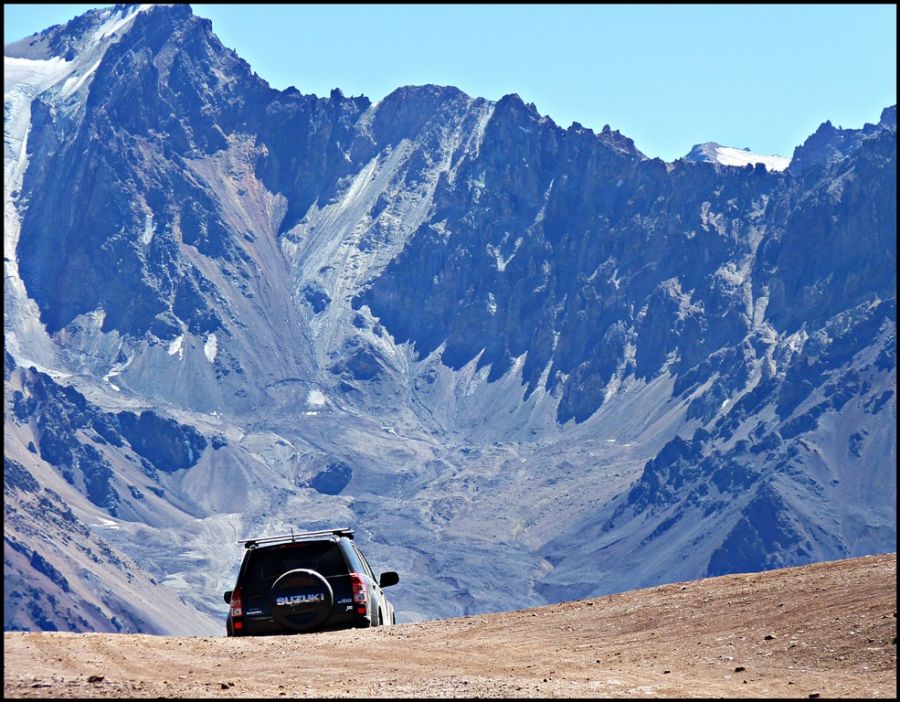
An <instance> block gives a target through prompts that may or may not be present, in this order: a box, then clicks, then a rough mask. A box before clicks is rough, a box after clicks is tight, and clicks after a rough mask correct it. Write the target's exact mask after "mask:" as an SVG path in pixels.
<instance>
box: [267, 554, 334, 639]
mask: <svg viewBox="0 0 900 702" xmlns="http://www.w3.org/2000/svg"><path fill="white" fill-rule="evenodd" d="M269 603H270V604H271V607H272V617H273V618H274V619H275V621H276V622H278V623H279V624H281V626H283V627H285V628H286V629H291V630H292V631H309V630H310V629H315V628H316V627H317V626H320V625H321V624H323V623H324V622H325V620H326V619H328V615H330V614H331V605H332V604H333V603H334V593H333V592H332V591H331V585H329V584H328V581H327V580H325V578H324V577H322V576H321V575H320V574H319V573H317V572H316V571H314V570H307V569H305V568H297V569H296V570H289V571H288V572H287V573H284V574H283V575H282V576H281V577H279V578H278V579H277V580H276V581H275V582H274V583H273V584H272V590H271V592H270V593H269Z"/></svg>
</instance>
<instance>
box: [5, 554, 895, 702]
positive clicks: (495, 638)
mask: <svg viewBox="0 0 900 702" xmlns="http://www.w3.org/2000/svg"><path fill="white" fill-rule="evenodd" d="M896 595H897V558H896V554H888V555H882V556H872V557H867V558H857V559H851V560H845V561H835V562H831V563H820V564H816V565H811V566H805V567H802V568H791V569H786V570H780V571H770V572H767V573H756V574H746V575H729V576H724V577H720V578H712V579H707V580H698V581H693V582H689V583H682V584H674V585H666V586H662V587H657V588H652V589H647V590H636V591H631V592H626V593H623V594H619V595H611V596H608V597H602V598H598V599H594V600H586V601H579V602H568V603H564V604H559V605H553V606H550V607H541V608H537V609H531V610H523V611H518V612H511V613H503V614H492V615H482V616H475V617H465V618H461V619H449V620H442V621H430V622H420V623H417V624H405V625H398V626H394V627H387V628H383V629H375V630H354V631H346V632H330V633H322V634H312V635H302V636H284V637H271V638H267V639H255V640H247V639H227V638H218V637H156V636H131V635H108V634H67V633H41V634H38V633H27V634H26V633H6V634H4V643H5V650H4V683H3V692H4V696H7V697H8V696H20V697H21V696H40V697H76V696H77V697H82V696H98V697H99V696H116V697H119V696H124V697H147V696H178V697H190V696H195V697H218V696H223V697H239V696H253V697H257V696H259V697H278V696H286V697H302V696H351V697H367V696H369V697H372V696H376V697H392V696H398V697H403V696H429V697H450V696H457V697H460V696H462V697H476V696H478V697H480V696H488V697H491V696H493V697H497V696H507V697H514V696H523V697H525V696H531V697H534V696H557V697H586V696H596V697H611V696H615V697H622V696H644V697H647V696H649V697H659V696H678V697H701V696H715V697H802V698H807V697H813V696H815V695H820V696H821V697H838V696H840V697H857V696H858V697H889V698H890V697H895V696H896V692H897V683H896V674H897V657H896V651H897V646H896V640H897V639H896V636H897V618H896V617H897V609H896ZM92 676H102V679H101V680H97V679H96V678H92ZM91 680H93V682H91Z"/></svg>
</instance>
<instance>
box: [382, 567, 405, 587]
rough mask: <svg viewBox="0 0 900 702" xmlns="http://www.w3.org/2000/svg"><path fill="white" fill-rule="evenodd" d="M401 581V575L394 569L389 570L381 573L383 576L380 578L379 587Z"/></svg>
mask: <svg viewBox="0 0 900 702" xmlns="http://www.w3.org/2000/svg"><path fill="white" fill-rule="evenodd" d="M399 582H400V576H399V575H397V573H396V572H394V571H393V570H387V571H385V572H384V573H382V574H381V577H380V578H378V586H379V587H390V586H391V585H396V584H397V583H399Z"/></svg>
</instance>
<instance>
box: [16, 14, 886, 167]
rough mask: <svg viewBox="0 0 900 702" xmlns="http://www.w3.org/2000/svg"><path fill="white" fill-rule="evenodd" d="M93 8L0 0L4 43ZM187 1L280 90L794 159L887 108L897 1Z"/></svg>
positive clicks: (653, 146) (649, 147)
mask: <svg viewBox="0 0 900 702" xmlns="http://www.w3.org/2000/svg"><path fill="white" fill-rule="evenodd" d="M92 7H103V5H85V4H70V5H66V4H62V5H25V4H23V5H15V4H12V5H10V4H4V6H3V14H4V40H3V41H4V44H7V43H9V42H11V41H15V40H17V39H21V38H23V37H25V36H28V35H29V34H32V33H33V32H37V31H40V30H42V29H45V28H46V27H48V26H51V25H53V24H58V23H61V22H65V21H67V20H69V19H71V18H73V17H75V16H76V15H79V14H82V13H83V12H86V11H87V10H89V9H91V8H92ZM192 7H193V10H194V13H195V14H197V15H199V16H201V17H206V18H209V19H210V20H212V23H213V30H214V31H215V32H216V34H217V35H218V36H219V38H220V39H221V40H222V42H223V43H224V44H225V45H226V46H228V47H230V48H233V49H235V50H236V51H237V53H238V54H239V55H240V56H241V57H242V58H244V59H245V60H247V61H248V62H249V63H250V65H251V66H252V67H253V69H254V70H255V71H256V72H257V73H258V74H259V75H260V76H261V77H263V78H265V79H266V80H267V81H269V83H270V84H271V85H272V86H273V87H275V88H279V89H283V88H286V87H288V86H289V85H293V86H295V87H296V88H297V89H298V90H300V91H301V92H303V93H315V94H317V95H327V94H328V93H329V91H330V90H331V89H332V88H335V87H337V88H340V89H341V90H342V91H343V92H344V93H345V94H346V95H359V94H364V95H366V96H368V97H369V98H371V99H372V100H373V101H375V100H380V99H381V98H383V97H384V96H385V95H386V94H388V93H389V92H391V91H392V90H394V89H395V88H398V87H400V86H403V85H421V84H425V83H436V84H439V85H455V86H456V87H458V88H460V89H462V90H463V91H465V92H466V93H468V94H469V95H472V96H477V97H485V98H489V99H491V100H497V99H499V98H500V97H501V96H502V95H504V94H507V93H518V94H519V95H520V96H521V97H522V99H523V100H525V101H526V102H533V103H535V105H536V107H537V109H538V111H539V112H540V113H541V114H544V115H548V116H549V117H551V118H552V119H553V121H554V122H556V123H557V124H558V125H560V126H562V127H568V126H569V125H570V124H571V123H572V122H573V121H577V122H580V123H581V124H582V125H584V126H586V127H590V128H591V129H594V130H595V131H599V130H600V129H602V127H603V125H604V124H609V125H610V126H611V127H612V128H614V129H619V130H620V131H622V132H623V133H624V134H626V135H627V136H629V137H631V138H632V139H634V141H635V145H636V146H637V147H638V148H639V149H640V150H641V151H643V152H644V153H645V154H647V155H648V156H659V157H660V158H663V159H664V160H672V159H675V158H679V157H681V156H683V155H685V154H686V153H687V152H688V151H689V150H690V148H691V147H692V146H693V145H694V144H697V143H701V142H706V141H715V142H718V143H720V144H724V145H727V146H735V147H739V148H743V147H747V148H749V149H751V150H752V151H755V152H757V153H760V154H779V155H782V156H788V157H789V156H790V155H791V153H792V151H793V148H794V147H795V146H797V145H798V144H800V143H801V142H802V141H803V139H805V138H806V136H808V135H809V134H811V133H812V132H813V131H815V129H816V127H817V126H818V125H819V124H820V123H821V122H822V121H824V120H826V119H830V120H831V121H832V123H834V124H835V125H841V126H844V127H853V128H858V127H861V126H862V125H863V124H864V123H865V122H877V121H878V117H879V115H880V113H881V109H882V108H884V107H886V106H888V105H892V104H894V103H896V81H897V44H896V42H897V30H896V26H897V24H896V19H897V7H896V5H895V4H868V5H859V6H857V5H853V6H851V5H790V6H779V5H713V6H700V5H669V6H664V5H653V6H650V5H552V6H551V5H265V4H262V5H243V4H237V5H216V4H194V5H193V6H192Z"/></svg>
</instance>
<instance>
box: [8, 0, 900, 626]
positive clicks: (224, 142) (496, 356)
mask: <svg viewBox="0 0 900 702" xmlns="http://www.w3.org/2000/svg"><path fill="white" fill-rule="evenodd" d="M5 55H6V60H5V77H6V83H7V86H9V87H8V90H7V95H6V110H5V112H6V119H5V126H4V137H5V142H6V151H5V173H6V176H7V177H6V178H5V181H6V186H5V193H4V207H5V212H6V221H7V227H6V233H5V242H4V243H5V251H6V256H7V259H6V261H5V263H4V268H5V273H6V275H5V279H6V280H5V296H4V298H5V301H4V305H5V313H6V314H5V330H6V336H5V339H6V340H5V348H4V378H5V383H4V400H5V403H6V408H7V411H6V413H5V424H4V426H5V448H4V466H5V477H4V495H5V498H6V500H5V504H6V506H5V524H6V534H7V539H6V542H5V547H4V560H5V575H4V583H5V586H6V595H5V604H6V608H5V612H6V614H5V626H6V628H7V629H63V630H75V631H85V630H108V631H148V632H149V631H153V632H163V633H165V632H170V633H175V632H187V633H223V625H222V621H223V617H224V614H225V612H224V608H223V606H222V603H221V593H222V592H223V591H224V590H226V589H229V588H230V587H231V586H232V584H233V579H234V577H235V574H236V568H237V566H238V564H239V561H240V556H241V553H240V549H239V548H238V546H237V544H236V541H237V539H238V538H243V537H246V536H251V535H260V534H263V533H269V534H271V533H282V532H286V531H289V530H290V528H294V529H305V528H312V529H315V528H322V527H328V526H345V525H348V526H354V527H356V529H357V533H358V535H359V536H358V538H359V539H360V541H361V543H362V544H363V546H364V548H365V550H366V553H367V554H368V555H369V556H370V560H371V561H372V562H373V565H375V567H376V568H380V569H381V570H388V569H393V570H398V571H399V572H400V574H401V584H400V585H398V586H397V588H396V589H395V590H394V597H393V600H394V601H395V603H396V605H397V611H398V620H400V621H412V620H416V619H422V618H436V617H443V616H454V615H461V614H468V613H475V612H485V611H492V610H503V609H517V608H521V607H526V606H531V605H536V604H541V603H545V602H554V601H559V600H564V599H572V598H575V597H582V596H589V595H598V594H604V593H609V592H616V591H621V590H625V589H629V588H634V587H640V586H646V585H654V584H659V583H663V582H671V581H676V580H680V579H690V578H697V577H702V576H705V575H719V574H724V573H730V572H740V571H756V570H764V569H769V568H775V567H781V566H787V565H798V564H802V563H809V562H813V561H819V560H828V559H834V558H841V557H845V556H857V555H863V554H869V553H877V552H886V551H893V550H896V475H895V470H894V466H895V463H896V258H897V246H896V244H897V240H896V222H897V213H896V108H895V107H891V108H887V109H886V110H885V111H884V112H883V113H882V115H881V118H880V120H879V122H878V123H877V124H867V125H865V127H863V128H862V129H858V130H852V129H836V128H834V127H833V126H832V125H831V124H830V123H829V122H826V123H825V124H823V125H822V126H821V127H820V128H819V129H818V130H817V131H816V133H815V134H813V135H812V136H810V137H809V139H807V141H806V142H805V143H804V144H802V145H800V146H798V147H797V149H796V150H795V153H794V155H793V158H792V160H791V163H790V166H789V167H788V168H787V169H786V170H785V171H776V172H773V171H770V170H767V169H766V167H765V166H764V165H762V164H758V165H756V166H753V165H748V166H744V167H736V166H722V165H720V164H717V163H710V162H708V161H709V160H710V157H709V154H708V153H706V152H703V153H701V152H702V151H703V150H702V149H700V150H699V151H697V150H696V149H695V151H697V154H695V155H694V157H688V158H685V159H680V160H678V161H675V162H674V163H670V164H667V163H664V162H662V161H661V160H659V159H653V158H647V157H646V156H645V155H644V154H642V153H641V152H640V151H639V150H638V149H637V148H636V146H635V144H634V143H633V142H632V141H631V140H630V139H628V138H627V137H626V136H624V135H622V134H620V133H619V132H618V131H616V130H612V129H610V128H609V127H608V126H607V127H604V129H603V130H601V131H600V132H599V133H595V132H593V131H591V130H590V129H586V128H584V127H582V126H581V125H578V124H577V123H576V124H573V125H572V126H571V127H570V128H568V129H562V128H560V127H558V126H557V125H556V124H554V123H553V121H552V120H551V119H549V118H548V117H545V116H541V115H540V114H539V113H538V112H537V110H536V109H535V107H534V105H530V104H525V103H524V102H523V101H522V100H521V99H520V98H519V97H518V96H517V95H514V94H512V95H507V96H506V97H504V98H502V99H501V100H499V101H497V102H496V103H494V102H491V101H487V100H484V99H481V98H472V97H470V96H468V95H466V94H464V93H462V92H461V91H459V90H457V89H456V88H452V87H441V86H435V85H426V86H408V87H403V88H399V89H398V90H396V91H394V92H393V93H391V94H390V95H388V96H387V97H386V98H385V99H384V100H382V101H381V102H379V103H375V104H373V103H371V101H370V100H368V99H367V98H365V97H362V96H361V97H349V98H348V97H346V96H344V95H343V94H342V93H341V92H340V91H339V90H335V91H332V93H331V94H330V95H329V96H328V97H321V98H320V97H316V96H314V95H304V94H302V93H301V92H300V91H298V90H296V89H294V88H290V89H288V90H285V91H277V90H274V89H272V88H270V87H269V85H268V84H267V83H266V82H265V81H264V80H263V79H262V78H260V77H259V76H257V75H256V74H255V73H254V72H253V71H252V69H251V67H250V66H248V65H247V64H246V62H244V61H243V60H241V59H240V58H239V57H238V56H236V55H235V54H234V52H233V51H231V50H229V49H227V48H225V47H224V46H222V44H221V43H220V42H219V40H218V39H217V38H216V37H215V35H214V34H213V33H212V30H211V25H210V23H209V22H208V21H207V20H204V19H202V18H200V17H197V16H195V15H194V14H193V13H192V11H191V9H190V8H189V7H187V6H183V5H175V6H152V7H150V8H149V9H139V8H138V7H137V6H116V7H115V8H107V9H104V10H95V11H92V12H89V13H87V14H85V15H83V16H81V17H79V18H77V19H75V20H73V21H72V22H70V23H68V24H67V25H63V26H60V27H54V28H51V29H49V30H46V31H45V32H42V33H41V34H39V35H35V36H33V37H28V38H26V39H23V40H21V41H19V42H16V43H14V44H11V45H8V46H6V47H5ZM701 146H703V145H701ZM707 146H709V145H707ZM148 602H149V603H152V604H147V603H148ZM141 603H144V604H141Z"/></svg>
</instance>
